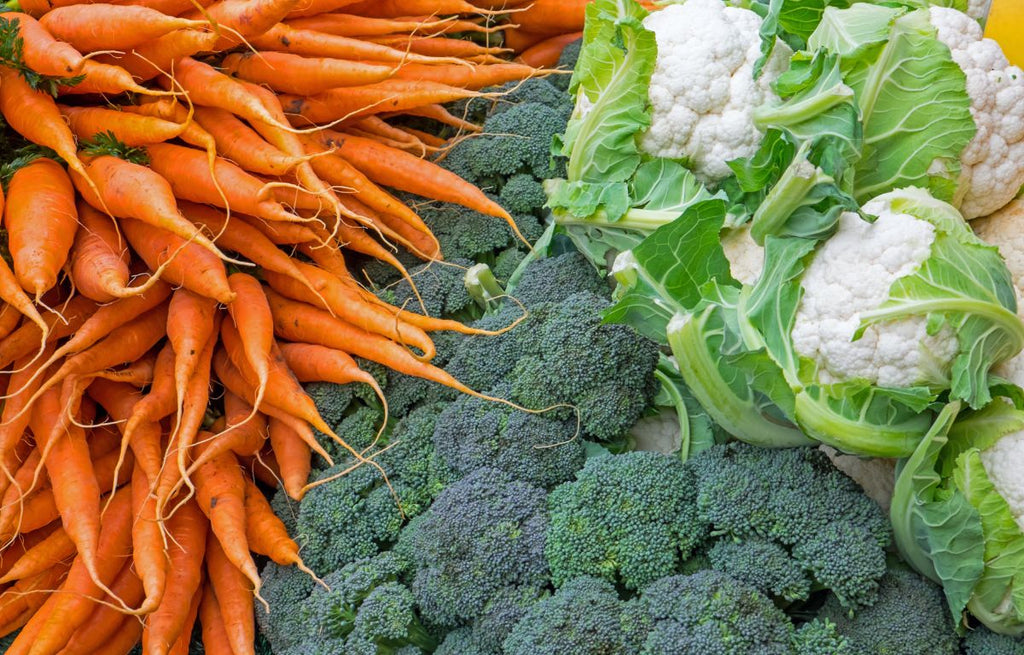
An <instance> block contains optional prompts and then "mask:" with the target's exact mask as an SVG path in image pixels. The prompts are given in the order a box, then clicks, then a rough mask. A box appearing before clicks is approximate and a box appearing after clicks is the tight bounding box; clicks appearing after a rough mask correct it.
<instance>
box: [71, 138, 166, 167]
mask: <svg viewBox="0 0 1024 655" xmlns="http://www.w3.org/2000/svg"><path fill="white" fill-rule="evenodd" d="M79 147H80V149H81V150H82V152H84V153H85V154H87V155H93V156H102V155H109V156H111V157H117V158H118V159H124V160H125V161H130V162H132V163H133V164H139V165H140V166H145V165H147V164H149V154H148V153H147V152H146V149H145V148H142V147H137V146H129V145H128V144H126V143H124V142H123V141H121V140H120V139H118V138H117V135H115V134H114V133H113V132H100V133H98V134H95V135H93V137H92V138H91V139H89V140H87V141H82V142H81V145H80V146H79Z"/></svg>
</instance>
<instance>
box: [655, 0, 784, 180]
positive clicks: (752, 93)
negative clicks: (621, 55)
mask: <svg viewBox="0 0 1024 655" xmlns="http://www.w3.org/2000/svg"><path fill="white" fill-rule="evenodd" d="M643 24H644V27H645V28H647V29H649V30H651V31H652V32H654V36H655V40H656V41H657V44H658V58H657V61H656V64H655V68H654V72H653V74H652V75H651V81H650V86H649V87H648V95H649V97H650V101H651V105H652V115H651V127H650V129H649V130H648V131H647V132H646V133H645V134H644V135H643V136H642V138H641V140H640V148H641V149H642V150H643V151H644V152H646V153H647V154H650V155H652V156H655V157H665V158H668V159H683V160H686V161H687V162H689V164H690V166H691V167H692V169H693V171H694V172H695V173H696V174H697V177H699V178H700V179H701V181H703V182H705V183H707V184H714V183H716V182H718V181H720V180H722V179H724V178H725V177H728V175H729V174H730V172H731V171H730V170H729V167H728V166H727V165H726V162H728V161H730V160H732V159H737V158H740V157H750V156H751V155H753V154H754V153H755V152H756V151H757V147H758V145H759V144H760V143H761V138H762V136H763V134H762V132H761V131H760V130H759V129H758V128H757V127H755V126H754V121H753V118H752V113H753V111H754V108H755V107H757V106H758V105H760V104H761V103H763V102H764V101H766V100H769V99H775V98H776V96H775V94H774V93H773V92H772V90H771V87H770V84H771V82H772V80H774V79H775V78H776V77H777V76H778V74H779V73H781V72H782V71H783V70H785V69H786V67H787V66H788V63H789V57H790V56H791V55H792V51H791V50H790V49H789V48H788V47H786V46H785V44H783V43H781V42H779V43H777V44H776V46H775V49H774V52H773V54H772V56H771V58H769V60H768V62H767V63H766V64H765V67H764V70H763V73H762V75H761V76H760V77H759V78H758V79H757V80H755V79H754V74H753V71H754V63H755V62H756V61H757V59H758V58H759V57H760V56H761V39H760V36H759V34H758V30H759V29H760V27H761V18H760V17H759V16H758V15H757V14H755V13H754V12H752V11H750V10H748V9H741V8H738V7H727V6H726V5H725V4H723V2H722V0H688V1H687V2H686V4H682V5H669V6H667V7H665V8H664V9H662V10H660V11H656V12H653V13H651V14H650V15H649V16H647V18H645V19H644V21H643Z"/></svg>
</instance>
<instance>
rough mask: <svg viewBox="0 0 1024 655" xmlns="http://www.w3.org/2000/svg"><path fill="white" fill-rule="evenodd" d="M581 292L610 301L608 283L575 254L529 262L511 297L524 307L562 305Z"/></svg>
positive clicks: (587, 262)
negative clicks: (550, 304) (556, 303)
mask: <svg viewBox="0 0 1024 655" xmlns="http://www.w3.org/2000/svg"><path fill="white" fill-rule="evenodd" d="M581 291H589V292H590V293H592V294H594V295H595V296H601V297H602V298H609V297H610V296H611V289H610V287H609V286H608V282H607V281H606V280H605V279H604V278H603V277H602V276H601V275H600V274H599V273H598V272H597V270H595V269H594V267H593V266H592V265H591V264H590V262H589V261H588V260H587V258H586V257H584V256H583V255H582V254H580V253H579V252H578V251H570V252H567V253H563V254H561V255H556V256H554V257H542V258H540V259H537V260H534V261H533V262H530V265H529V266H528V267H527V268H526V270H525V271H523V276H522V277H521V278H520V279H519V284H518V285H516V287H515V289H514V291H513V293H512V295H514V296H515V297H516V298H517V299H518V300H519V301H520V302H522V303H523V304H525V305H527V306H533V305H536V304H538V303H555V302H561V301H563V300H565V299H566V298H568V297H569V296H571V295H573V294H575V293H579V292H581Z"/></svg>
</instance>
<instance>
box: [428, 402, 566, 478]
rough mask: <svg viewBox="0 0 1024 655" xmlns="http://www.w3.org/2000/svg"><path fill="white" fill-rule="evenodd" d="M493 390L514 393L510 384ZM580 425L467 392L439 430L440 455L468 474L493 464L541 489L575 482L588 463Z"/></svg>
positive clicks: (441, 421)
mask: <svg viewBox="0 0 1024 655" xmlns="http://www.w3.org/2000/svg"><path fill="white" fill-rule="evenodd" d="M490 393H491V394H493V395H495V396H497V397H499V398H504V397H508V396H509V395H510V394H509V385H508V384H501V385H498V386H497V387H495V388H494V389H492V390H491V392H490ZM575 432H576V423H575V422H573V421H569V420H559V419H550V418H547V417H545V416H544V415H543V414H528V413H526V412H521V411H519V410H517V409H513V408H512V407H509V406H508V405H503V404H499V403H496V402H494V401H491V400H484V399H482V398H474V397H472V396H465V395H464V396H461V397H459V399H458V400H456V401H455V402H454V403H452V404H450V405H448V407H446V408H445V410H444V411H443V412H441V415H440V416H439V417H438V419H437V424H436V426H435V428H434V447H435V448H436V450H437V454H438V456H440V457H442V458H443V459H444V461H445V462H447V464H448V465H449V466H450V467H451V468H452V469H454V470H455V471H457V472H458V473H460V474H462V475H467V474H469V473H471V472H473V471H475V470H476V469H478V468H483V467H485V466H490V467H493V468H496V469H500V470H502V471H505V472H506V473H508V474H509V475H511V476H512V477H513V478H515V479H517V480H522V481H524V482H529V483H531V484H533V485H535V486H538V487H553V486H554V485H556V484H559V483H561V482H565V481H566V480H571V479H572V477H573V474H575V473H576V471H577V470H579V469H580V467H582V466H583V460H584V458H585V454H584V452H583V444H582V443H581V442H580V440H579V439H574V438H573V437H574V436H575Z"/></svg>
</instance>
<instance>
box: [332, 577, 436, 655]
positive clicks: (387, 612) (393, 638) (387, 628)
mask: <svg viewBox="0 0 1024 655" xmlns="http://www.w3.org/2000/svg"><path fill="white" fill-rule="evenodd" d="M353 626H354V627H353V630H352V633H351V634H350V635H349V637H348V640H347V642H346V643H347V646H348V648H347V649H346V652H348V653H350V654H351V655H359V654H361V653H365V655H389V654H391V653H397V652H398V650H399V649H402V648H403V647H406V646H415V647H416V648H419V649H422V650H425V651H432V650H434V648H435V647H436V646H437V640H436V639H435V638H434V636H433V635H431V634H430V633H429V632H428V631H427V629H426V628H424V627H423V624H421V623H420V621H419V619H418V618H417V616H416V600H415V599H414V598H413V596H412V592H411V591H409V589H408V588H407V587H406V586H405V585H403V584H402V583H400V582H385V583H384V584H382V585H380V586H378V587H374V589H373V590H372V591H370V593H369V594H367V596H366V598H364V599H363V601H362V603H361V604H360V605H359V611H358V613H357V614H356V616H355V620H354V622H353ZM417 652H418V651H417Z"/></svg>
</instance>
